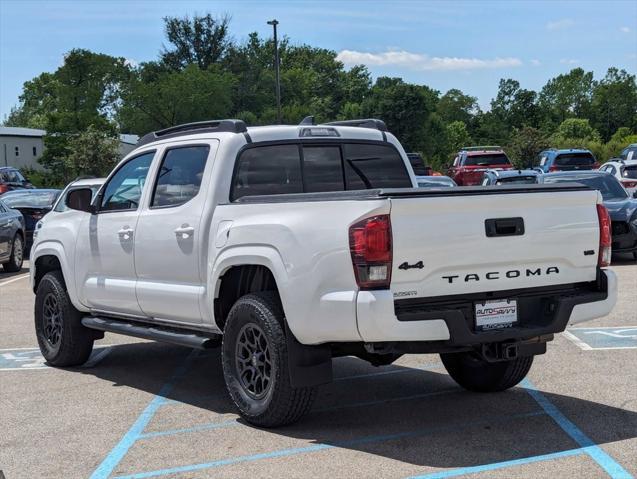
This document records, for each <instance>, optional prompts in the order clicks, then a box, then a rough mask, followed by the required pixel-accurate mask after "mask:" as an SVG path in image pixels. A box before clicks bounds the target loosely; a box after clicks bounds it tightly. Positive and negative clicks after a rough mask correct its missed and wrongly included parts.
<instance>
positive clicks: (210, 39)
mask: <svg viewBox="0 0 637 479" xmlns="http://www.w3.org/2000/svg"><path fill="white" fill-rule="evenodd" d="M229 23H230V18H229V17H228V16H227V15H226V16H222V17H213V16H212V15H210V14H207V15H203V16H197V15H195V16H194V17H192V18H190V17H187V16H186V17H183V18H178V17H164V33H165V35H166V39H167V40H168V42H169V43H170V45H171V47H170V48H167V47H164V48H163V50H162V52H161V56H160V61H161V63H162V64H164V65H166V66H167V67H169V68H170V69H172V70H183V69H184V68H186V67H187V66H188V65H193V64H194V65H197V66H198V67H199V68H200V69H202V70H206V69H208V67H209V66H211V65H214V64H216V63H219V62H220V61H221V60H222V59H223V57H224V55H225V54H226V53H227V51H228V48H229V47H230V43H231V42H230V38H229V32H228V29H229Z"/></svg>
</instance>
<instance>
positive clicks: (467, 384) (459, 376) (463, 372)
mask: <svg viewBox="0 0 637 479" xmlns="http://www.w3.org/2000/svg"><path fill="white" fill-rule="evenodd" d="M440 359H442V364H444V366H445V369H446V370H447V372H448V373H449V376H451V377H452V378H453V380H454V381H456V382H457V383H458V384H459V385H460V386H462V387H463V388H465V389H468V390H469V391H475V392H497V391H504V390H506V389H509V388H512V387H513V386H515V385H516V384H518V383H519V382H520V381H522V380H523V379H524V378H525V377H526V375H527V374H528V373H529V370H530V369H531V365H532V364H533V356H523V357H520V358H516V359H513V360H511V361H499V362H495V363H490V362H488V361H485V360H484V359H482V358H481V357H480V356H478V355H477V354H476V353H473V352H464V353H445V354H441V355H440Z"/></svg>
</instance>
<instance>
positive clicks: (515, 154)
mask: <svg viewBox="0 0 637 479" xmlns="http://www.w3.org/2000/svg"><path fill="white" fill-rule="evenodd" d="M549 146H550V143H549V140H548V138H547V137H546V135H545V134H544V133H543V132H542V131H541V130H539V129H537V128H533V127H532V126H523V127H522V128H516V129H515V130H514V131H513V134H512V135H511V142H510V143H509V147H508V148H507V150H508V152H509V154H510V155H511V160H512V162H513V164H514V165H515V166H516V167H517V168H532V167H533V166H537V155H538V153H540V152H541V151H542V150H544V149H546V148H548V147H549Z"/></svg>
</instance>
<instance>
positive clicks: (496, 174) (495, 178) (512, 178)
mask: <svg viewBox="0 0 637 479" xmlns="http://www.w3.org/2000/svg"><path fill="white" fill-rule="evenodd" d="M541 175H542V173H540V172H539V171H537V170H488V171H485V172H484V176H483V177H482V186H492V185H511V184H518V185H519V184H526V185H532V184H535V183H539V182H540V180H539V177H540V176H541Z"/></svg>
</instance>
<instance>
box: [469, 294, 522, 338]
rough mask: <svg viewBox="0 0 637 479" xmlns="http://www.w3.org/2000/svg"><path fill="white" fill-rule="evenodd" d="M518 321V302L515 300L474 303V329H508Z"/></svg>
mask: <svg viewBox="0 0 637 479" xmlns="http://www.w3.org/2000/svg"><path fill="white" fill-rule="evenodd" d="M517 321H518V302H517V301H516V300H515V299H498V300H493V301H485V302H484V303H476V329H477V330H478V331H486V330H489V329H502V328H510V327H511V326H513V324H514V323H517Z"/></svg>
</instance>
